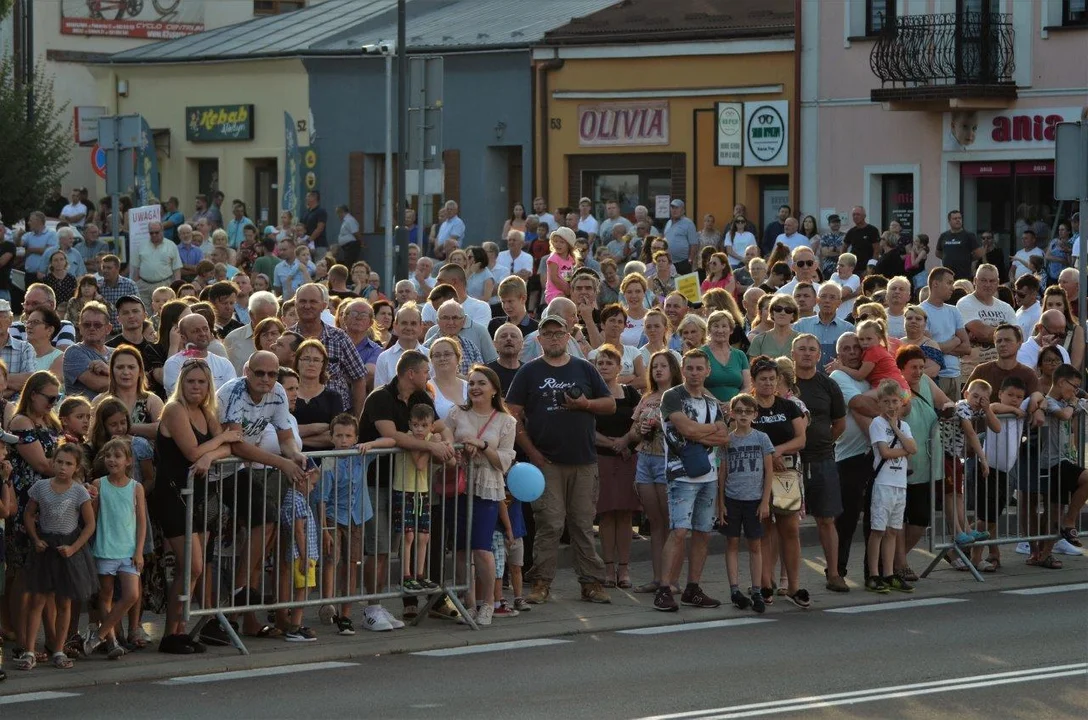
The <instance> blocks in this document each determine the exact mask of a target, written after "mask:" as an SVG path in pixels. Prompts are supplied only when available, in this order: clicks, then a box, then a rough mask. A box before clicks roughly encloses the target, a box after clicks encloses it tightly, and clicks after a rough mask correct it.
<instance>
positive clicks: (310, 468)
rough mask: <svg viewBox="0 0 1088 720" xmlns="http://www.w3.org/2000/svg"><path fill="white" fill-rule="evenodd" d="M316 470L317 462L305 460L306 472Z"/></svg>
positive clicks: (311, 459)
mask: <svg viewBox="0 0 1088 720" xmlns="http://www.w3.org/2000/svg"><path fill="white" fill-rule="evenodd" d="M314 470H317V462H315V461H314V459H313V458H312V457H308V458H306V472H313V471H314Z"/></svg>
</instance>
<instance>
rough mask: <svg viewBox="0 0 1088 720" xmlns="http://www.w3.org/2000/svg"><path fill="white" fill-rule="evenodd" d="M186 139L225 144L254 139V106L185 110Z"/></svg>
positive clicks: (213, 106)
mask: <svg viewBox="0 0 1088 720" xmlns="http://www.w3.org/2000/svg"><path fill="white" fill-rule="evenodd" d="M185 139H186V140H188V141H189V142H224V141H234V140H252V139H253V106H252V105H209V106H204V107H187V108H185Z"/></svg>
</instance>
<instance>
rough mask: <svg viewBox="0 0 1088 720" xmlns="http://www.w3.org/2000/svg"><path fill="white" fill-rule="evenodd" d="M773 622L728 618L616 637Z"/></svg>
mask: <svg viewBox="0 0 1088 720" xmlns="http://www.w3.org/2000/svg"><path fill="white" fill-rule="evenodd" d="M769 622H774V620H772V619H770V618H755V617H747V618H730V619H728V620H708V621H706V622H696V623H684V624H680V625H657V626H654V627H647V628H635V629H633V630H617V631H616V634H617V635H664V634H665V633H677V632H688V631H691V630H712V629H714V628H723V627H737V626H739V625H758V624H760V623H769Z"/></svg>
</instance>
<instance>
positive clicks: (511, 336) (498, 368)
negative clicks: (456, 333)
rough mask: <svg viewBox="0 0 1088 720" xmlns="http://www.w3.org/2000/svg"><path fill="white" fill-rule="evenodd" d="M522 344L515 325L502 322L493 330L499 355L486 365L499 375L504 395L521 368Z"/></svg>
mask: <svg viewBox="0 0 1088 720" xmlns="http://www.w3.org/2000/svg"><path fill="white" fill-rule="evenodd" d="M524 345H525V338H524V337H523V336H522V334H521V330H520V329H518V326H517V325H514V324H513V323H503V324H502V325H500V326H499V327H498V328H497V329H496V330H495V352H497V353H498V354H499V357H498V358H496V359H494V360H492V361H491V362H489V363H488V364H487V366H488V367H489V368H491V369H492V370H494V371H495V374H496V375H498V376H499V382H500V383H501V384H502V394H503V396H504V397H505V396H506V393H507V392H509V390H510V384H511V383H512V382H513V381H514V376H515V375H517V373H518V370H520V369H521V349H522V347H524ZM518 454H519V455H521V454H522V450H521V448H518ZM524 459H528V458H524Z"/></svg>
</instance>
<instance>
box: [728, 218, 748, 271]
mask: <svg viewBox="0 0 1088 720" xmlns="http://www.w3.org/2000/svg"><path fill="white" fill-rule="evenodd" d="M755 245H756V236H755V235H753V234H752V231H751V229H750V228H749V227H748V220H746V219H745V218H744V216H742V215H738V216H736V217H735V218H733V222H732V223H730V225H729V230H727V231H726V233H725V238H724V239H723V240H722V250H723V251H724V252H725V254H726V255H728V256H729V264H730V265H732V266H733V269H734V270H736V269H737V268H739V267H741V266H743V265H744V263H745V262H747V260H746V258H745V257H744V253H745V251H746V250H747V249H748V248H750V247H752V246H755Z"/></svg>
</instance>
